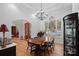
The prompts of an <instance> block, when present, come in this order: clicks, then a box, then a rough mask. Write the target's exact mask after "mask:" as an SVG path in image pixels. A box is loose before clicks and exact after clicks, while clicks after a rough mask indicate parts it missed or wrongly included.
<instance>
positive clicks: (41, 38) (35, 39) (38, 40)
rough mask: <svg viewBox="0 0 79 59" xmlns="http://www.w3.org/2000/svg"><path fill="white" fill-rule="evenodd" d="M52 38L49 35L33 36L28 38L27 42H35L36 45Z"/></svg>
mask: <svg viewBox="0 0 79 59" xmlns="http://www.w3.org/2000/svg"><path fill="white" fill-rule="evenodd" d="M52 40H54V38H53V37H50V36H49V37H35V38H31V39H29V42H30V43H33V44H37V45H42V44H44V43H46V42H49V41H52Z"/></svg>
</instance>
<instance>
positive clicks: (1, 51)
mask: <svg viewBox="0 0 79 59" xmlns="http://www.w3.org/2000/svg"><path fill="white" fill-rule="evenodd" d="M0 56H16V44H15V43H12V44H9V45H7V46H6V47H4V48H1V47H0Z"/></svg>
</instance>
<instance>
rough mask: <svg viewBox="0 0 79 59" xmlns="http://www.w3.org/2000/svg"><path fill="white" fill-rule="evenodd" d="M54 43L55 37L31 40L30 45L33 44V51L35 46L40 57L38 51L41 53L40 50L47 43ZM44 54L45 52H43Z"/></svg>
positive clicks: (36, 53)
mask: <svg viewBox="0 0 79 59" xmlns="http://www.w3.org/2000/svg"><path fill="white" fill-rule="evenodd" d="M52 40H53V41H54V38H53V37H47V36H46V37H35V38H31V39H29V43H31V44H32V45H31V50H32V47H33V46H36V47H35V55H39V54H40V53H39V52H38V51H40V48H41V47H42V46H43V45H45V43H48V42H49V41H52ZM43 52H44V51H43Z"/></svg>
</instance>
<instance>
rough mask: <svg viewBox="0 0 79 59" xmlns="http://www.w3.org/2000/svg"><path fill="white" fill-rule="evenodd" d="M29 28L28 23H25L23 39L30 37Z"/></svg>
mask: <svg viewBox="0 0 79 59" xmlns="http://www.w3.org/2000/svg"><path fill="white" fill-rule="evenodd" d="M30 28H31V25H30V23H25V39H28V38H31V35H30V34H31V31H30Z"/></svg>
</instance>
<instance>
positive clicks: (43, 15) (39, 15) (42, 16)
mask: <svg viewBox="0 0 79 59" xmlns="http://www.w3.org/2000/svg"><path fill="white" fill-rule="evenodd" d="M35 17H36V18H37V19H39V20H44V19H46V18H47V17H48V14H47V13H45V12H44V11H43V9H42V3H41V10H40V11H38V12H36V14H35Z"/></svg>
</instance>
